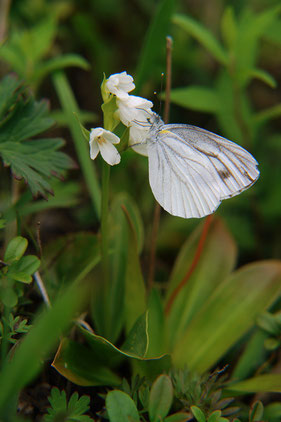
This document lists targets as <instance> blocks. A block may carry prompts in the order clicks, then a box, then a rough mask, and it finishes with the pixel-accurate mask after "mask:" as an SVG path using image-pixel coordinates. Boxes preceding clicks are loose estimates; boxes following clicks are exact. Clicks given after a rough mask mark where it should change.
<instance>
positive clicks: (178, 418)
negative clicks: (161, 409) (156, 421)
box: [164, 412, 190, 422]
mask: <svg viewBox="0 0 281 422" xmlns="http://www.w3.org/2000/svg"><path fill="white" fill-rule="evenodd" d="M188 418H190V413H184V412H178V413H174V414H173V415H170V416H167V417H166V418H165V419H164V422H186V421H187V420H188Z"/></svg>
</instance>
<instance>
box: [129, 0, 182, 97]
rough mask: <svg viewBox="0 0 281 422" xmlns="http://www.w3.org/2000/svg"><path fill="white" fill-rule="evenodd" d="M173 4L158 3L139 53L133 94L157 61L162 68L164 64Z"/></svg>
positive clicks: (164, 0)
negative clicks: (166, 39)
mask: <svg viewBox="0 0 281 422" xmlns="http://www.w3.org/2000/svg"><path fill="white" fill-rule="evenodd" d="M175 5H176V1H175V0H161V1H160V2H159V3H158V6H157V9H156V11H155V14H154V17H153V18H152V20H151V23H150V26H149V29H148V32H147V34H146V37H145V41H144V44H143V48H142V51H141V53H140V57H139V64H138V67H137V70H136V77H135V84H136V91H135V92H136V93H135V95H137V94H138V93H139V92H140V90H141V89H142V87H143V85H144V83H146V82H147V81H148V80H150V79H151V75H152V74H153V72H154V71H155V67H156V66H157V65H159V63H160V64H161V65H162V67H163V68H164V66H165V65H164V63H165V42H166V41H165V38H166V36H167V35H168V34H169V25H170V21H171V16H172V14H173V12H174V10H175Z"/></svg>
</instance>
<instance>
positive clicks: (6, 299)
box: [0, 286, 18, 308]
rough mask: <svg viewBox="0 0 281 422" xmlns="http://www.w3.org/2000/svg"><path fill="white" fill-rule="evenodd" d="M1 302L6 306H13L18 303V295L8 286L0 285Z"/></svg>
mask: <svg viewBox="0 0 281 422" xmlns="http://www.w3.org/2000/svg"><path fill="white" fill-rule="evenodd" d="M0 297H1V302H2V303H3V304H4V305H5V306H7V307H8V308H13V307H14V306H16V304H17V303H18V297H17V295H16V293H15V290H14V289H13V288H12V287H10V286H6V287H1V289H0Z"/></svg>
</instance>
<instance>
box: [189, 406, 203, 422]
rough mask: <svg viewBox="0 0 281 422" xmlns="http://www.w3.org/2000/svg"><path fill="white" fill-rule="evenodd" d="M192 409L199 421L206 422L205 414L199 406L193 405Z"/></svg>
mask: <svg viewBox="0 0 281 422" xmlns="http://www.w3.org/2000/svg"><path fill="white" fill-rule="evenodd" d="M190 409H191V412H192V413H193V415H194V417H195V418H196V420H197V421H198V422H206V418H205V415H204V413H203V412H202V410H201V409H200V408H199V407H197V406H191V408H190Z"/></svg>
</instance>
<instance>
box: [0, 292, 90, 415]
mask: <svg viewBox="0 0 281 422" xmlns="http://www.w3.org/2000/svg"><path fill="white" fill-rule="evenodd" d="M85 297H86V291H85V288H82V286H81V285H79V286H71V287H70V288H68V289H67V290H66V291H65V293H64V294H63V296H61V297H59V298H58V299H57V301H56V302H55V303H54V305H53V307H52V308H51V309H48V310H47V311H45V312H44V313H43V314H40V315H39V317H38V318H37V319H36V320H35V321H34V325H33V327H32V328H31V330H30V331H29V333H28V334H27V335H26V336H25V338H24V339H23V341H22V342H21V343H20V345H19V346H18V347H17V349H16V350H15V353H14V355H13V357H12V359H11V360H7V361H6V362H5V363H4V366H3V368H2V372H1V374H0V409H1V410H2V409H3V408H4V407H6V406H7V407H9V403H10V401H11V400H12V399H13V398H14V396H15V395H17V394H18V392H19V391H20V390H21V389H22V388H23V387H24V386H26V385H27V384H28V383H29V382H31V381H32V379H33V378H34V377H35V376H36V375H37V373H38V371H39V369H40V367H41V365H42V363H43V361H44V358H45V357H46V355H47V354H48V353H49V352H50V351H51V350H52V348H53V347H54V345H55V343H56V342H57V341H58V339H59V337H60V336H61V333H62V331H63V330H65V329H66V328H67V327H68V326H69V325H70V322H71V319H72V318H73V317H74V315H75V313H76V312H78V311H79V310H80V309H81V307H82V304H83V303H84V301H85Z"/></svg>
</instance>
